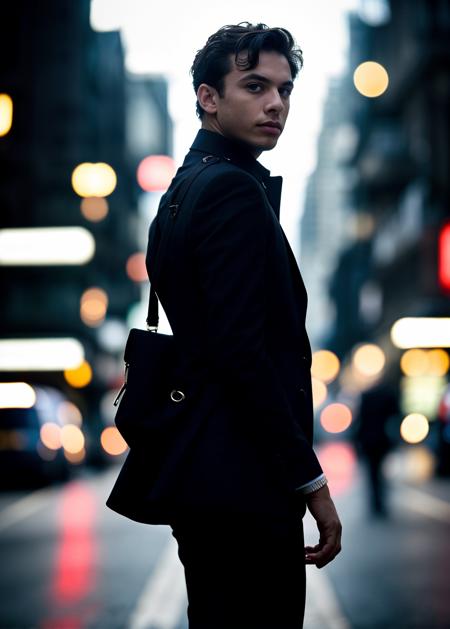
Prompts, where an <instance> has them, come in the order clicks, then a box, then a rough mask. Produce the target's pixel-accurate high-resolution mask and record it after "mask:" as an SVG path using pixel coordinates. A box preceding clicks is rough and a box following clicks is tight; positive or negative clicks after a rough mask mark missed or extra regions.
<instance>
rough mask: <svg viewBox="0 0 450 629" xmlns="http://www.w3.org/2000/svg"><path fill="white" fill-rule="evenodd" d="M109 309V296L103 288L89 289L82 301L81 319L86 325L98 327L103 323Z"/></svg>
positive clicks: (83, 295)
mask: <svg viewBox="0 0 450 629" xmlns="http://www.w3.org/2000/svg"><path fill="white" fill-rule="evenodd" d="M107 309H108V295H107V294H106V292H105V291H104V290H103V289H102V288H89V289H88V290H86V291H84V293H83V294H82V296H81V300H80V317H81V319H82V321H83V323H85V324H86V325H88V326H90V327H97V326H99V325H100V324H101V323H103V321H104V319H105V316H106V311H107Z"/></svg>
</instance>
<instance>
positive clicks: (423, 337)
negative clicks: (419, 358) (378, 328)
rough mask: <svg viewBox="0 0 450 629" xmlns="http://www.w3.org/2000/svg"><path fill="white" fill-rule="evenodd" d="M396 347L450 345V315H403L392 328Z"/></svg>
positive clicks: (392, 337)
mask: <svg viewBox="0 0 450 629" xmlns="http://www.w3.org/2000/svg"><path fill="white" fill-rule="evenodd" d="M391 340H392V342H393V344H394V345H395V347H400V348H401V349H410V348H412V347H429V348H434V347H436V348H440V349H442V348H443V347H450V317H403V318H402V319H399V320H398V321H396V322H395V323H394V325H393V326H392V328H391Z"/></svg>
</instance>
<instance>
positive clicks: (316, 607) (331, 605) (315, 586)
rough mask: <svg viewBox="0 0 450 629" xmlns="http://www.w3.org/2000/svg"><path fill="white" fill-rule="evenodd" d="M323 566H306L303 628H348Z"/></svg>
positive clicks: (348, 625)
mask: <svg viewBox="0 0 450 629" xmlns="http://www.w3.org/2000/svg"><path fill="white" fill-rule="evenodd" d="M323 570H324V568H322V569H320V570H319V568H316V567H315V566H313V565H308V566H306V608H305V621H304V624H303V629H319V628H320V629H350V624H349V622H348V620H347V619H346V618H345V616H344V614H343V612H342V610H341V607H340V605H339V602H338V600H337V598H336V595H335V593H334V589H333V586H332V584H331V581H330V579H329V578H328V577H327V575H326V574H325V572H323Z"/></svg>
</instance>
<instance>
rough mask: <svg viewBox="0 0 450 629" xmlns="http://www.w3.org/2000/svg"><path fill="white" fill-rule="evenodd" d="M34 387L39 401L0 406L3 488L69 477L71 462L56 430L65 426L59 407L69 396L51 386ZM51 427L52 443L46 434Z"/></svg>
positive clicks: (26, 485) (0, 460)
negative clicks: (7, 406) (14, 406)
mask: <svg viewBox="0 0 450 629" xmlns="http://www.w3.org/2000/svg"><path fill="white" fill-rule="evenodd" d="M33 389H34V391H35V393H36V402H35V403H34V405H33V406H31V407H30V408H0V487H1V488H3V489H5V488H18V487H32V486H33V487H35V486H42V485H46V484H48V483H52V482H57V481H64V480H67V479H68V478H69V477H70V471H71V467H72V466H71V464H70V462H69V461H68V460H67V458H66V456H65V454H64V450H63V448H62V447H61V445H58V442H57V439H56V440H55V433H56V435H57V433H58V430H61V429H62V428H63V426H64V420H63V418H62V417H61V413H59V412H58V407H59V405H60V404H61V402H65V401H66V398H65V397H64V396H63V395H62V394H61V392H59V391H58V390H56V389H53V388H51V387H37V386H36V387H33ZM49 426H50V430H48V427H49ZM43 427H44V428H43ZM52 430H53V435H54V443H49V440H48V436H47V438H45V436H44V435H45V431H47V433H49V432H50V433H51V431H52ZM43 437H44V441H46V442H47V444H46V443H44V442H43ZM49 445H50V447H48V446H49Z"/></svg>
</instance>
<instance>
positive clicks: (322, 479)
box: [296, 474, 328, 494]
mask: <svg viewBox="0 0 450 629" xmlns="http://www.w3.org/2000/svg"><path fill="white" fill-rule="evenodd" d="M327 483H328V480H327V477H326V476H325V474H321V475H320V476H318V477H317V478H315V479H314V480H311V481H309V482H308V483H305V484H304V485H300V487H297V488H296V491H301V492H302V493H303V494H309V493H311V492H312V491H317V490H318V489H320V488H321V487H324V485H326V484H327Z"/></svg>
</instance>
